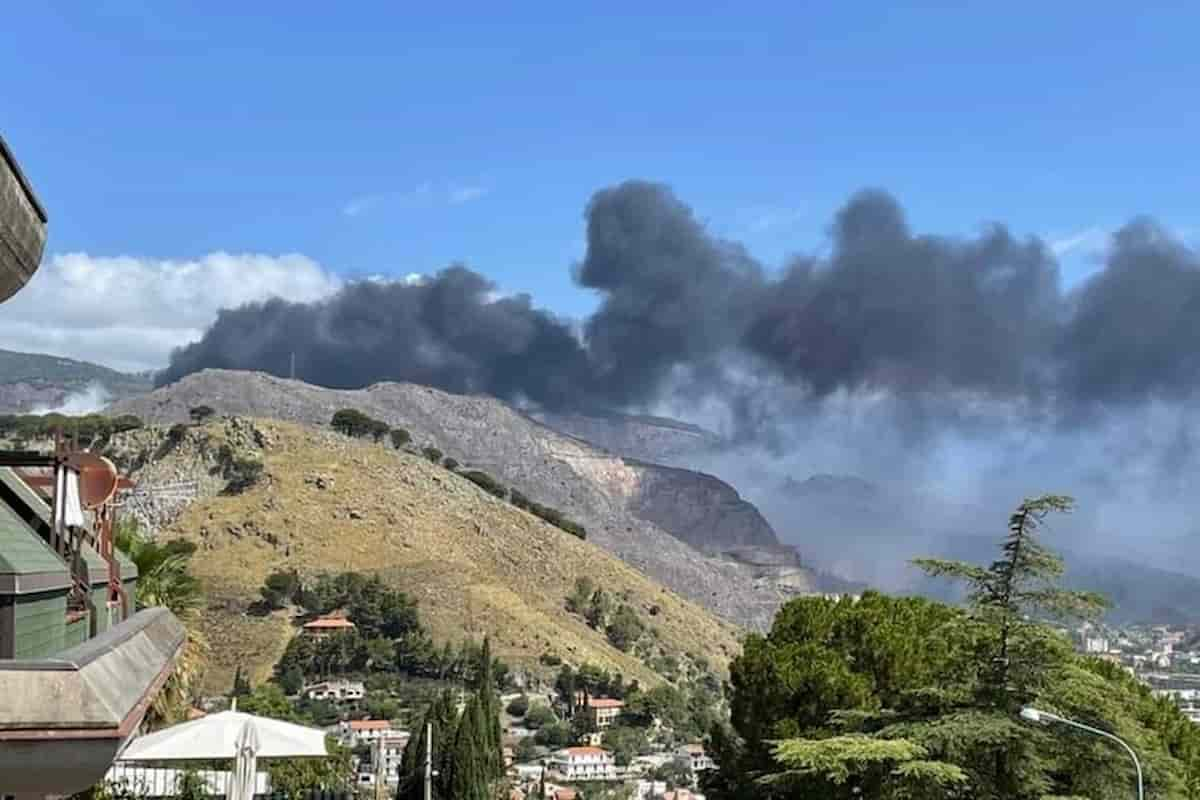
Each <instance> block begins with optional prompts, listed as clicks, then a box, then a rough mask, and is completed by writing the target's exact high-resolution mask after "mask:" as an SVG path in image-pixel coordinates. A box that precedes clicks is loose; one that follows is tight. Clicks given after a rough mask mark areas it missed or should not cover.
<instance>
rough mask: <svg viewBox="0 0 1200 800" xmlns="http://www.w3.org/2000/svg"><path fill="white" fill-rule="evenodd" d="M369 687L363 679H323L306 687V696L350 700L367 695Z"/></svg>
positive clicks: (340, 700)
mask: <svg viewBox="0 0 1200 800" xmlns="http://www.w3.org/2000/svg"><path fill="white" fill-rule="evenodd" d="M366 694H367V688H366V686H364V685H363V683H362V681H322V682H321V683H314V684H313V685H312V686H309V687H307V688H305V690H304V696H305V697H307V698H309V699H310V700H332V701H334V702H337V703H340V702H349V701H352V700H362V699H363V698H364V697H366Z"/></svg>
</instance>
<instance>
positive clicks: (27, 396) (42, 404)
mask: <svg viewBox="0 0 1200 800" xmlns="http://www.w3.org/2000/svg"><path fill="white" fill-rule="evenodd" d="M94 387H100V389H101V391H96V392H94V394H95V395H96V400H97V401H102V400H103V399H105V396H106V397H107V398H108V399H115V400H120V399H124V398H128V397H135V396H137V395H141V394H145V393H146V392H149V391H150V390H151V389H152V388H154V382H153V380H152V378H151V376H150V375H149V374H141V375H133V374H129V373H126V372H118V371H117V370H114V369H109V368H108V367H102V366H100V365H99V364H91V363H89V362H87V361H77V360H75V359H73V358H62V357H60V356H50V355H45V354H39V353H17V352H14V351H12V350H0V413H5V414H16V413H27V412H29V411H32V410H34V409H46V408H58V407H60V406H62V405H63V403H64V402H67V401H68V400H69V399H70V397H71V396H72V395H80V394H83V393H85V392H89V391H91V390H93V389H94ZM93 405H95V402H93Z"/></svg>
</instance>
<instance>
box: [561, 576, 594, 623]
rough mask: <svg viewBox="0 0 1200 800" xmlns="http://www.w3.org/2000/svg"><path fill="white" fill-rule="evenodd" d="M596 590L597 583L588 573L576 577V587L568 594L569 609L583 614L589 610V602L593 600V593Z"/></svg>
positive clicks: (574, 612)
mask: <svg viewBox="0 0 1200 800" xmlns="http://www.w3.org/2000/svg"><path fill="white" fill-rule="evenodd" d="M595 591H596V585H595V584H594V583H593V582H592V579H591V578H589V577H588V576H587V575H582V576H580V577H578V578H576V579H575V588H574V589H572V590H571V593H570V594H569V595H567V611H570V612H571V613H572V614H580V615H582V614H583V613H584V612H586V611H587V608H588V604H589V603H591V601H592V594H593V593H594V592H595Z"/></svg>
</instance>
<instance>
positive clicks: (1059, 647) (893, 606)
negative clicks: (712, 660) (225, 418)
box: [630, 496, 1200, 800]
mask: <svg viewBox="0 0 1200 800" xmlns="http://www.w3.org/2000/svg"><path fill="white" fill-rule="evenodd" d="M1068 507H1069V501H1067V500H1066V498H1059V497H1053V496H1050V497H1045V498H1034V499H1031V500H1028V501H1026V502H1025V503H1023V504H1022V505H1021V506H1020V507H1019V508H1018V509H1017V512H1016V513H1014V514H1013V516H1012V517H1011V518H1010V525H1009V531H1008V535H1007V537H1006V539H1005V541H1004V543H1003V545H1002V552H1001V557H1000V558H999V559H998V560H997V561H996V562H995V563H993V564H992V565H990V566H987V567H977V566H973V565H969V564H961V563H960V562H947V561H932V560H927V561H922V562H921V563H922V565H923V566H925V568H926V569H928V570H929V571H931V572H933V573H935V574H941V575H950V576H954V577H960V578H963V579H965V580H967V582H968V584H969V587H970V590H971V591H970V594H969V596H968V603H967V607H966V608H965V609H958V608H951V607H949V606H945V605H942V604H939V603H933V602H930V601H927V600H920V599H917V598H890V597H885V596H883V595H879V594H876V593H873V592H867V593H865V594H864V595H863V596H862V598H861V599H860V600H858V601H855V600H852V599H849V598H843V599H841V600H829V599H825V598H803V599H798V600H793V601H792V602H789V603H788V604H787V605H786V606H784V608H783V609H781V610H780V612H779V614H778V615H777V616H776V619H775V621H774V623H773V625H772V627H771V631H770V632H769V633H768V634H767V635H766V636H759V635H751V636H749V637H747V639H746V642H745V647H744V649H743V652H742V654H741V655H739V656H738V657H737V658H736V659H735V660H734V662H733V664H732V665H731V669H730V686H731V690H732V692H731V703H730V707H731V725H732V731H727V730H725V729H724V728H723V727H722V726H720V725H714V726H712V728H711V732H710V738H709V751H710V753H711V754H712V755H713V757H714V759H715V760H716V761H717V763H718V765H719V769H718V770H717V771H716V772H715V773H713V774H707V775H705V776H704V778H703V783H704V789H705V793H706V794H707V795H708V796H710V797H711V798H713V800H730V799H731V798H735V797H745V796H750V795H751V794H753V793H755V792H756V791H757V792H758V793H759V794H762V793H764V792H765V793H766V795H767V796H768V797H772V798H793V797H810V796H811V797H822V798H831V799H835V800H836V799H837V798H850V797H881V798H889V797H906V798H918V797H919V798H924V797H930V798H932V797H939V798H940V797H952V796H962V797H968V796H969V797H972V798H979V800H1001V799H1003V800H1009V799H1010V798H1011V799H1012V800H1037V799H1039V798H1043V797H1050V796H1054V797H1067V796H1071V797H1090V798H1093V800H1117V799H1118V798H1123V797H1126V796H1128V786H1129V779H1130V777H1131V776H1130V774H1129V767H1128V764H1127V763H1122V759H1120V758H1114V754H1113V753H1112V751H1111V750H1110V749H1108V748H1107V747H1106V746H1104V745H1103V743H1098V742H1096V741H1094V740H1091V739H1088V738H1086V737H1072V736H1063V735H1061V734H1054V733H1050V732H1047V731H1045V730H1043V729H1041V728H1035V727H1031V726H1028V725H1026V724H1023V723H1022V722H1021V721H1020V720H1019V719H1018V718H1017V716H1016V713H1015V712H1016V710H1017V709H1018V708H1019V706H1020V705H1021V704H1022V703H1025V702H1029V703H1034V704H1037V705H1039V706H1042V707H1048V708H1051V709H1053V710H1055V711H1057V712H1059V713H1062V714H1064V715H1065V716H1069V717H1076V718H1082V719H1086V720H1087V721H1088V722H1089V723H1090V724H1093V725H1096V726H1098V727H1101V728H1103V729H1105V730H1112V731H1117V732H1119V734H1120V735H1121V736H1122V738H1125V739H1127V740H1129V741H1131V742H1132V743H1133V745H1134V746H1135V747H1136V748H1137V749H1138V750H1139V752H1141V754H1142V755H1143V756H1144V760H1145V763H1147V764H1150V765H1152V766H1150V767H1148V768H1147V781H1148V784H1149V786H1150V787H1151V788H1150V792H1149V796H1156V797H1164V798H1167V797H1169V798H1178V799H1179V800H1183V798H1187V797H1194V796H1197V795H1196V789H1197V788H1200V732H1198V731H1196V729H1195V726H1188V725H1185V724H1183V723H1182V719H1183V717H1182V716H1181V715H1180V714H1179V712H1178V710H1177V709H1171V708H1169V707H1167V706H1165V705H1156V703H1157V702H1158V701H1156V700H1155V699H1154V698H1153V697H1152V695H1150V693H1149V690H1148V689H1147V688H1146V687H1140V686H1138V684H1137V682H1136V681H1135V680H1134V679H1132V678H1130V677H1129V676H1126V675H1124V674H1123V673H1122V672H1121V670H1120V669H1119V668H1116V667H1114V666H1112V665H1104V666H1100V662H1097V661H1096V660H1094V659H1090V658H1086V657H1083V656H1079V655H1076V654H1074V653H1072V652H1071V650H1070V647H1069V646H1068V645H1067V644H1066V643H1065V641H1064V640H1063V638H1062V637H1061V636H1059V635H1058V634H1056V633H1055V632H1054V631H1053V630H1052V629H1050V628H1049V627H1046V626H1044V625H1042V624H1039V623H1038V622H1037V620H1036V618H1029V617H1031V616H1034V615H1049V614H1077V613H1084V614H1088V613H1093V612H1094V610H1095V608H1096V606H1097V598H1096V597H1095V596H1094V595H1087V594H1080V593H1075V592H1064V591H1062V590H1060V589H1059V588H1058V587H1057V586H1056V585H1055V578H1056V577H1057V575H1058V574H1059V572H1060V571H1061V564H1060V563H1059V562H1058V559H1057V558H1056V557H1054V556H1053V555H1052V554H1051V553H1049V551H1047V550H1046V549H1044V548H1043V547H1042V546H1041V545H1040V543H1039V542H1038V541H1037V538H1036V535H1035V534H1036V530H1037V528H1038V526H1039V523H1040V522H1041V521H1042V520H1043V519H1044V517H1045V515H1046V514H1048V513H1051V512H1054V511H1061V510H1066V508H1068ZM638 702H641V701H640V700H639V701H638ZM637 704H638V703H637V702H632V701H631V703H630V705H631V706H634V707H635V708H636V706H637ZM856 792H857V793H858V794H855V793H856Z"/></svg>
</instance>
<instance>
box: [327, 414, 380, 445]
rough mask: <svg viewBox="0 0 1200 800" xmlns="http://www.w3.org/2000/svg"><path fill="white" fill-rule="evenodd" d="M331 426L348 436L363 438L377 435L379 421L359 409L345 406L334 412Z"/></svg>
mask: <svg viewBox="0 0 1200 800" xmlns="http://www.w3.org/2000/svg"><path fill="white" fill-rule="evenodd" d="M329 426H330V427H331V428H333V429H334V430H335V431H337V432H338V433H343V434H345V435H346V436H353V437H355V438H362V437H363V436H373V435H375V432H376V430H378V427H379V423H378V421H377V420H374V419H371V418H370V417H368V416H367V415H366V414H364V413H362V412H361V411H359V410H358V409H355V408H343V409H341V410H340V411H335V412H334V414H333V417H332V418H331V419H330V420H329Z"/></svg>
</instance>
